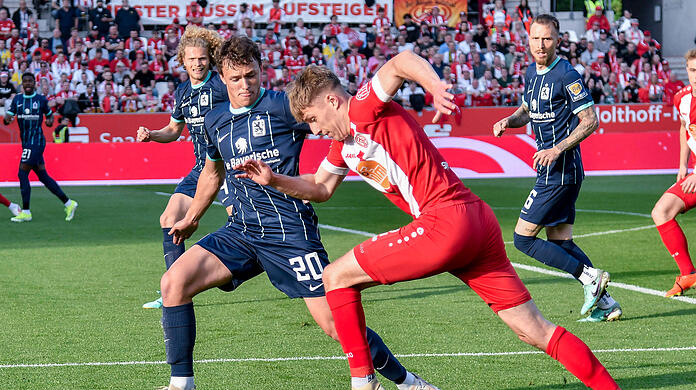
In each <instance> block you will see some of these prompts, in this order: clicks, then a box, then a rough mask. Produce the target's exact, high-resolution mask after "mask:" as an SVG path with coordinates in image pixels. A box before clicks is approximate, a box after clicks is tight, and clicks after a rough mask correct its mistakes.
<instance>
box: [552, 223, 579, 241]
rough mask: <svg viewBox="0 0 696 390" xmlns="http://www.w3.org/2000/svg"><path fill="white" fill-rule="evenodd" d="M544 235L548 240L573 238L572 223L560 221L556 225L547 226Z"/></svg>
mask: <svg viewBox="0 0 696 390" xmlns="http://www.w3.org/2000/svg"><path fill="white" fill-rule="evenodd" d="M546 237H547V238H548V239H549V240H570V239H572V238H573V225H572V224H569V223H562V224H560V225H556V226H547V227H546Z"/></svg>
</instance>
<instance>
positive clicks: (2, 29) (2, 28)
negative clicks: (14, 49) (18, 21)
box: [0, 9, 15, 41]
mask: <svg viewBox="0 0 696 390" xmlns="http://www.w3.org/2000/svg"><path fill="white" fill-rule="evenodd" d="M13 28H15V24H14V22H13V21H12V19H10V18H8V13H7V11H6V10H4V9H0V39H2V40H3V41H6V40H8V39H10V32H11V31H12V29H13Z"/></svg>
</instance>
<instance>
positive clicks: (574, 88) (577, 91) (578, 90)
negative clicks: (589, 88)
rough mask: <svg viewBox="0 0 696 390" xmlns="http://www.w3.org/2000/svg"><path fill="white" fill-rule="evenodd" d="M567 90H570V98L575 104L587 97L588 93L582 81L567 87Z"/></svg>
mask: <svg viewBox="0 0 696 390" xmlns="http://www.w3.org/2000/svg"><path fill="white" fill-rule="evenodd" d="M566 89H567V90H568V93H570V98H571V99H572V100H573V101H574V102H577V101H578V100H580V99H582V98H584V97H585V96H587V92H586V91H585V88H583V87H582V81H580V80H577V81H575V82H573V83H570V84H568V85H566Z"/></svg>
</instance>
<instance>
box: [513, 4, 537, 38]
mask: <svg viewBox="0 0 696 390" xmlns="http://www.w3.org/2000/svg"><path fill="white" fill-rule="evenodd" d="M528 3H529V2H528V1H527V0H521V1H520V4H519V5H518V6H517V8H516V9H515V11H516V12H515V14H516V16H517V19H518V20H519V21H521V22H522V24H523V25H524V29H525V30H526V31H527V32H529V27H530V26H531V24H532V20H533V19H534V14H532V9H531V8H529V5H528Z"/></svg>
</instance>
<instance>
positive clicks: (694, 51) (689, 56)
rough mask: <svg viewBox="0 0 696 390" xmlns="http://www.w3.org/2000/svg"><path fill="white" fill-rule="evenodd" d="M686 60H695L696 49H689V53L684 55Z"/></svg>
mask: <svg viewBox="0 0 696 390" xmlns="http://www.w3.org/2000/svg"><path fill="white" fill-rule="evenodd" d="M684 58H685V59H686V60H687V61H689V60H693V59H694V58H696V49H689V51H687V52H686V54H684Z"/></svg>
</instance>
